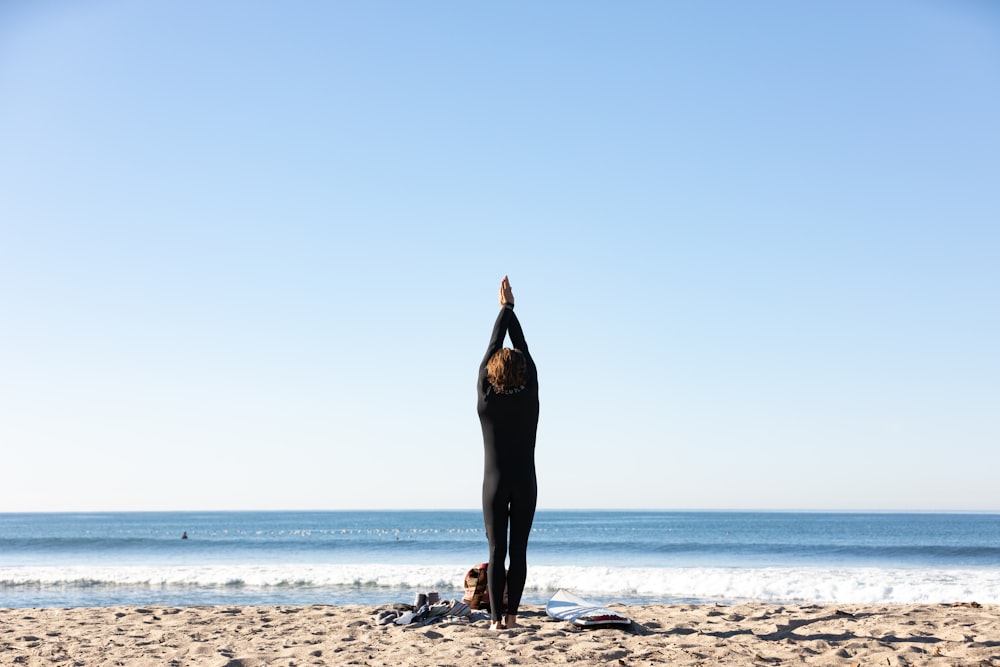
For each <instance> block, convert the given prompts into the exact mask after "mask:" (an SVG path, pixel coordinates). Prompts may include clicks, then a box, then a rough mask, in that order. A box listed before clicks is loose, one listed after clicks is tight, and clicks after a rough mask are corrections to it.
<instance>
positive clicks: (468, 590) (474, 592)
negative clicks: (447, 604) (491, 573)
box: [462, 563, 490, 609]
mask: <svg viewBox="0 0 1000 667" xmlns="http://www.w3.org/2000/svg"><path fill="white" fill-rule="evenodd" d="M486 565H487V564H486V563H480V564H479V565H477V566H475V567H473V568H472V569H470V570H469V571H468V572H466V573H465V597H464V598H462V602H464V603H465V604H467V605H469V609H489V608H490V590H489V588H488V587H487V586H486Z"/></svg>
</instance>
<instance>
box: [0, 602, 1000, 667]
mask: <svg viewBox="0 0 1000 667" xmlns="http://www.w3.org/2000/svg"><path fill="white" fill-rule="evenodd" d="M612 607H613V608H615V609H616V611H618V612H619V613H622V614H624V615H627V616H628V617H630V618H631V619H632V620H633V624H632V626H630V627H626V628H614V629H612V628H602V629H592V630H581V629H577V628H575V627H574V626H571V625H569V624H568V623H565V622H562V621H557V620H554V619H551V618H549V617H547V616H546V615H545V611H544V609H543V608H541V607H537V606H529V607H526V608H524V609H523V613H522V621H523V627H520V628H518V629H512V630H507V631H503V632H499V633H496V632H491V631H490V630H489V629H488V627H487V626H488V622H487V620H485V618H482V617H481V618H480V619H479V620H474V621H472V622H463V623H446V622H439V623H436V624H433V625H428V626H423V627H416V626H400V625H392V624H390V625H379V624H378V622H377V616H378V614H379V612H381V611H384V610H386V609H388V608H389V607H361V606H323V605H314V606H307V607H293V606H286V607H155V606H154V607H99V608H93V607H91V608H73V609H54V608H44V609H0V664H2V665H29V666H41V665H46V666H50V665H130V666H131V665H168V666H173V667H180V666H181V665H216V666H219V667H224V666H226V667H254V666H257V665H283V666H289V667H290V666H298V665H387V666H388V665H392V666H397V665H416V666H421V665H425V666H430V665H540V664H579V665H606V664H611V665H625V666H631V665H634V666H639V665H789V664H805V665H859V666H860V665H889V666H895V665H978V666H987V665H990V666H992V665H997V666H1000V613H998V612H1000V607H997V606H995V605H983V606H980V605H978V604H975V603H957V604H949V605H939V604H938V605H931V604H928V605H894V606H883V605H839V606H836V607H833V606H820V605H808V604H807V605H784V606H780V605H763V604H739V605H647V606H621V605H612Z"/></svg>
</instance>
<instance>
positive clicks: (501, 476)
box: [478, 306, 538, 621]
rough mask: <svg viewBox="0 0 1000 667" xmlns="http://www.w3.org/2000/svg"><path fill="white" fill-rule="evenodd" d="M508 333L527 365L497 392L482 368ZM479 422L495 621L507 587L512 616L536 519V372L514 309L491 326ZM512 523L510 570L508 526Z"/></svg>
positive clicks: (503, 312)
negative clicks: (519, 381)
mask: <svg viewBox="0 0 1000 667" xmlns="http://www.w3.org/2000/svg"><path fill="white" fill-rule="evenodd" d="M507 334H510V341H511V343H513V345H514V349H516V350H518V351H520V352H521V353H522V354H523V355H524V357H525V361H526V362H527V377H526V378H525V384H524V385H523V386H522V387H519V388H515V389H511V390H508V391H505V392H503V393H499V392H497V390H496V388H495V387H494V386H493V385H491V384H490V381H489V380H488V379H487V378H486V364H487V362H489V360H490V357H492V356H493V354H494V353H496V352H497V350H499V349H501V347H503V342H504V338H505V336H506V335H507ZM478 410H479V421H480V423H481V424H482V427H483V445H484V447H485V450H486V467H485V471H484V473H483V519H484V520H485V523H486V537H487V539H488V540H489V543H490V564H489V570H488V572H489V575H488V577H489V592H490V612H491V616H492V617H493V620H494V621H499V620H500V617H501V614H502V609H503V597H504V588H505V587H506V589H507V597H508V603H507V609H508V613H510V614H516V613H517V608H518V605H519V604H520V602H521V593H522V592H523V591H524V582H525V580H526V579H527V576H528V535H529V533H531V522H532V520H533V519H534V517H535V499H536V496H537V484H536V480H535V431H536V428H537V427H538V374H537V372H536V371H535V362H534V361H532V359H531V354H530V353H529V352H528V345H527V343H525V341H524V333H523V332H522V331H521V324H520V323H519V322H518V321H517V316H516V315H515V314H514V308H513V307H512V306H506V307H504V308H503V309H502V310H501V311H500V314H499V315H498V316H497V321H496V324H494V325H493V335H492V337H491V338H490V345H489V347H488V348H487V350H486V356H484V357H483V363H482V364H480V365H479V405H478ZM508 521H509V522H510V569H509V571H507V572H505V571H504V560H505V558H506V556H507V524H508Z"/></svg>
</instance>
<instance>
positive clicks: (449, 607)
mask: <svg viewBox="0 0 1000 667" xmlns="http://www.w3.org/2000/svg"><path fill="white" fill-rule="evenodd" d="M476 615H479V612H474V611H473V610H472V609H470V608H469V605H467V604H465V603H464V602H462V601H461V600H442V599H441V598H440V596H438V594H437V593H427V594H424V593H420V594H418V595H417V597H416V599H415V600H414V601H413V604H409V605H403V604H397V605H393V608H392V609H386V610H383V611H380V612H379V613H378V614H376V615H375V618H374V620H375V623H376V624H378V625H389V624H390V623H395V624H396V625H430V624H431V623H437V622H439V621H445V620H447V621H449V622H456V621H460V622H468V621H472V620H476V619H475V618H473V617H474V616H476Z"/></svg>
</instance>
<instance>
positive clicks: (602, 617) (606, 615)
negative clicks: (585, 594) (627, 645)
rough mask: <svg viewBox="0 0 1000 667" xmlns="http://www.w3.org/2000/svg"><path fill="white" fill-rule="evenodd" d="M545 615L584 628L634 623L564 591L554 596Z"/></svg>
mask: <svg viewBox="0 0 1000 667" xmlns="http://www.w3.org/2000/svg"><path fill="white" fill-rule="evenodd" d="M545 613H546V614H548V615H549V616H551V617H552V618H557V619H559V620H560V621H569V622H570V623H573V624H574V625H579V626H580V627H584V628H586V627H590V626H594V625H630V624H631V623H632V621H631V619H628V618H626V617H624V616H622V615H621V614H619V613H617V612H614V611H612V610H610V609H608V608H607V607H602V606H601V605H599V604H596V603H594V602H588V601H587V600H584V599H583V598H580V597H577V596H576V595H573V594H572V593H570V592H569V591H566V590H562V589H560V590H559V592H557V593H556V594H555V595H553V596H552V599H551V600H549V603H548V604H547V605H545Z"/></svg>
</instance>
